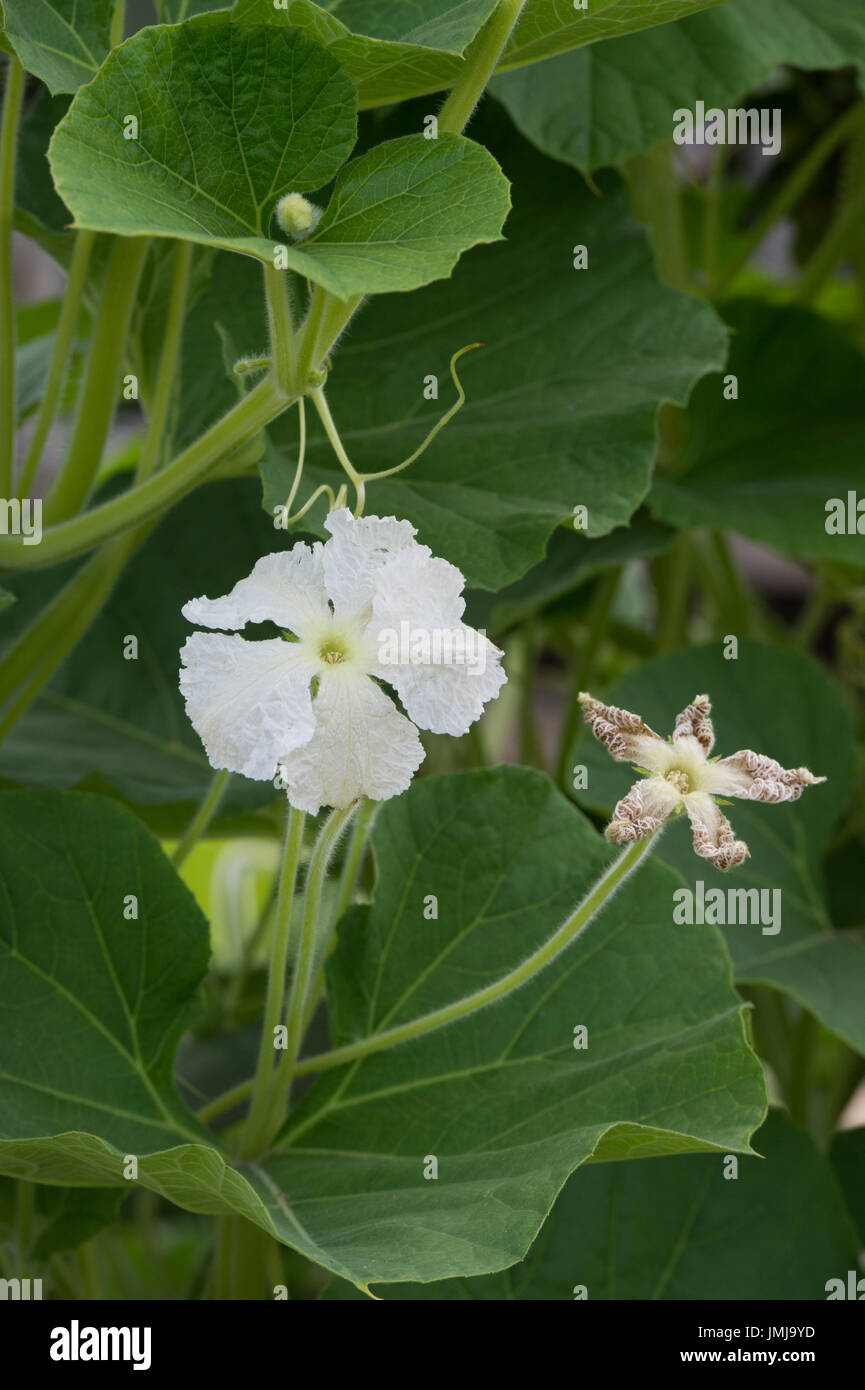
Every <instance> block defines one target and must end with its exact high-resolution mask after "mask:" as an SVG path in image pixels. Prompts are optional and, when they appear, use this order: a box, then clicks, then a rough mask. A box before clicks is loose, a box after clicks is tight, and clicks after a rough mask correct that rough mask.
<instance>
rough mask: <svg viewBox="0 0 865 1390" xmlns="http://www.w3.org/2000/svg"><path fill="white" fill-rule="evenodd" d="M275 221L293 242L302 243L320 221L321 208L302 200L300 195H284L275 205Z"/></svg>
mask: <svg viewBox="0 0 865 1390" xmlns="http://www.w3.org/2000/svg"><path fill="white" fill-rule="evenodd" d="M276 220H277V222H278V223H279V225H280V227H281V228H282V230H283V231H284V232H286V233H287V235H288V236H290V237H293V238H294V240H295V241H303V239H304V237H308V236H310V235H311V234H312V233H313V232H314V231H315V229H316V227H317V226H318V224H319V222H320V221H321V208H318V207H316V205H315V203H311V202H310V201H309V199H308V198H304V196H303V194H302V193H286V195H285V197H284V198H280V200H279V202H278V203H277V205H276Z"/></svg>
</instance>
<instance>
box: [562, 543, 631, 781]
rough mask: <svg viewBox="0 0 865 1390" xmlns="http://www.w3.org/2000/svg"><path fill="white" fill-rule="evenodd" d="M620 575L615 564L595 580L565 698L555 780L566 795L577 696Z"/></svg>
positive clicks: (587, 679) (588, 677)
mask: <svg viewBox="0 0 865 1390" xmlns="http://www.w3.org/2000/svg"><path fill="white" fill-rule="evenodd" d="M622 573H623V570H622V566H621V565H616V566H614V567H613V568H612V569H609V570H607V573H606V574H605V575H603V576H602V577H601V579H599V580H598V583H597V586H596V588H595V593H594V596H593V598H592V604H591V607H590V609H589V613H588V624H587V627H586V639H585V642H584V643H583V650H582V652H581V654H580V660H579V662H578V664H577V668H576V670H575V672H574V679H573V683H572V685H571V691H570V697H569V699H568V713H567V717H566V719H565V725H564V728H563V730H562V737H561V743H560V744H559V758H558V768H557V773H558V781H559V786H560V787H561V788H562V791H564V792H566V793H569V792H570V791H571V780H570V761H571V754H572V751H573V747H574V744H575V743H576V741H577V735H578V733H579V730H580V728H581V727H582V719H581V714H582V711H581V708H580V703H579V699H578V696H579V694H580V691H581V690H588V688H589V686H590V685H591V683H592V680H593V678H594V673H595V667H596V665H597V659H598V652H599V651H600V649H601V644H602V643H603V640H604V638H605V637H606V635H607V625H608V621H609V617H610V611H611V609H612V607H613V603H614V601H615V597H616V593H617V591H618V588H619V581H620V580H621V577H622Z"/></svg>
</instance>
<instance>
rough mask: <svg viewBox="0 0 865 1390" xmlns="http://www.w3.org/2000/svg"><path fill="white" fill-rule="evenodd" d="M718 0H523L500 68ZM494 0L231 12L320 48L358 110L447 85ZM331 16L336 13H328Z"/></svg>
mask: <svg viewBox="0 0 865 1390" xmlns="http://www.w3.org/2000/svg"><path fill="white" fill-rule="evenodd" d="M715 3H718V0H641V3H640V4H639V5H635V4H634V3H633V0H591V3H590V5H589V6H588V8H587V9H586V10H577V9H575V8H574V6H573V5H572V4H571V3H569V0H527V3H526V5H525V8H524V9H523V12H522V15H521V18H520V20H519V22H518V24H517V26H516V28H515V30H514V32H513V34H512V36H511V39H510V41H509V43H508V45H507V48H506V49H505V52H504V55H503V57H502V61H501V63H500V68H502V69H508V68H512V67H518V66H520V65H521V64H523V63H534V62H537V61H538V60H539V59H541V58H546V57H550V56H552V55H553V54H556V53H563V52H565V51H567V50H568V49H571V48H577V47H580V46H581V45H584V44H590V43H596V42H597V41H598V40H599V39H607V38H611V37H615V36H618V35H622V34H628V33H632V32H633V31H635V30H637V29H644V28H646V27H648V26H650V25H654V24H666V23H668V22H669V21H670V20H673V19H679V18H681V17H682V16H683V15H688V14H693V13H694V12H695V11H697V10H702V9H706V8H707V6H709V5H712V4H715ZM493 8H494V4H493V0H467V2H466V3H463V4H456V3H455V2H454V0H421V3H418V4H407V3H396V4H389V5H381V4H379V5H372V4H370V3H369V0H343V3H341V4H340V5H339V6H336V7H325V6H323V5H317V4H313V3H312V0H294V3H292V4H291V5H290V6H289V8H288V10H287V11H280V10H276V11H275V10H274V9H273V6H272V0H237V4H236V5H235V14H236V16H237V17H238V18H239V19H242V20H246V21H247V22H253V23H268V22H269V23H271V24H279V23H282V24H291V25H293V26H295V27H297V28H298V29H301V30H303V31H304V32H305V33H308V34H309V35H310V36H311V37H313V38H315V39H316V40H317V41H318V42H319V43H322V44H325V45H326V46H327V47H328V48H329V49H331V50H332V52H333V53H334V56H335V57H336V58H338V60H339V62H340V63H341V64H342V65H343V67H344V68H345V70H346V72H347V73H348V74H349V75H350V76H351V77H352V78H353V79H354V81H355V83H356V84H357V88H358V94H359V97H360V103H361V106H379V105H383V104H387V103H390V102H394V101H402V100H403V99H404V98H405V97H409V96H417V95H420V94H421V93H424V92H434V91H437V90H439V89H440V88H442V87H449V86H451V85H452V84H453V83H454V82H455V81H456V79H457V77H458V76H459V74H460V71H461V69H462V67H463V61H464V60H463V57H462V55H464V54H465V52H466V49H467V47H468V45H469V43H470V41H471V39H472V37H473V36H474V34H475V33H476V32H477V31H478V30H479V29H480V27H481V25H482V24H483V23H484V21H485V20H486V19H487V18H488V16H489V15H490V14H491V13H492V11H493ZM332 10H335V13H334V12H332Z"/></svg>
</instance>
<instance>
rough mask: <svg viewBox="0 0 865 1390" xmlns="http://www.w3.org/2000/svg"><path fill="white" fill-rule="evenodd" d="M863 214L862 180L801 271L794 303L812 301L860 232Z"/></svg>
mask: <svg viewBox="0 0 865 1390" xmlns="http://www.w3.org/2000/svg"><path fill="white" fill-rule="evenodd" d="M863 217H865V182H863V183H862V184H861V185H860V187H859V189H858V190H857V192H856V193H855V194H854V196H853V197H852V198H851V199H850V200H849V202H847V203H846V204H845V206H844V207H843V208H842V209H841V210H840V211H839V213H838V215H837V216H836V217H835V219H834V220H833V222H832V224H831V226H830V227H829V230H828V232H827V233H826V235H825V236H824V238H823V240H822V241H821V242H820V244H819V246H818V247H817V250H816V251H815V252H814V254H813V256H812V257H811V259H810V260H809V262H808V264H807V265H806V267H805V269H804V271H803V272H802V278H801V280H800V281H799V287H798V289H797V291H796V294H795V295H794V297H793V303H794V304H801V305H808V304H813V302H814V300H815V299H816V298H817V296H818V294H819V293H820V291H821V290H822V288H823V286H824V285H825V283H826V281H827V280H829V279H830V278H831V277H832V275H833V274H834V272H835V269H836V267H837V265H838V263H839V261H840V260H841V259H842V258H843V256H844V254H845V252H846V250H847V248H848V246H849V245H850V244H851V242H853V240H854V239H858V238H859V237H860V236H861V227H860V223H861V222H862V220H863Z"/></svg>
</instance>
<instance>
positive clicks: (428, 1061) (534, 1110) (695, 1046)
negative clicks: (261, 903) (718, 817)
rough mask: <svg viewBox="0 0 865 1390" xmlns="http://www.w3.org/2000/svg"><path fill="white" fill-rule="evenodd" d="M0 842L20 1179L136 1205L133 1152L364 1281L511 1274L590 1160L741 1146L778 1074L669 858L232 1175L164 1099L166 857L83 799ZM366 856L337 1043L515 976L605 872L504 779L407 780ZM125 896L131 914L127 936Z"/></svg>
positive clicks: (185, 1191)
mask: <svg viewBox="0 0 865 1390" xmlns="http://www.w3.org/2000/svg"><path fill="white" fill-rule="evenodd" d="M0 828H2V834H0V870H2V882H3V884H4V888H3V893H4V898H5V901H6V903H7V911H6V913H5V914H4V923H5V927H4V932H5V938H6V940H7V942H8V943H9V945H8V952H9V954H8V959H7V965H6V967H5V968H4V971H3V972H2V975H0V979H2V981H3V985H2V988H3V990H4V991H5V993H4V995H3V997H2V998H0V1067H2V1070H3V1071H4V1072H5V1074H6V1075H5V1077H4V1079H5V1081H6V1082H7V1084H6V1085H5V1086H4V1088H3V1092H2V1095H3V1107H4V1108H0V1170H2V1171H4V1172H6V1173H8V1174H12V1175H15V1176H18V1175H24V1176H27V1177H29V1178H31V1179H32V1180H38V1181H58V1180H59V1181H61V1182H63V1183H64V1184H65V1185H69V1184H72V1185H79V1184H80V1185H88V1184H89V1185H96V1186H106V1185H112V1186H122V1185H123V1184H124V1179H123V1177H122V1168H123V1156H124V1155H125V1154H134V1155H136V1156H137V1157H138V1160H139V1181H140V1182H141V1183H142V1184H144V1185H145V1186H148V1187H151V1188H153V1189H154V1190H156V1191H160V1192H162V1193H164V1195H166V1196H167V1197H169V1198H170V1199H171V1200H173V1201H175V1202H176V1203H177V1204H178V1205H180V1206H183V1207H185V1208H187V1209H188V1210H193V1211H205V1212H231V1211H234V1212H237V1213H238V1214H241V1215H243V1216H245V1217H247V1219H250V1220H252V1221H254V1222H255V1223H256V1224H258V1225H260V1226H261V1227H262V1228H263V1229H265V1230H269V1231H271V1232H272V1233H273V1234H275V1235H276V1236H277V1237H278V1238H279V1239H280V1240H282V1241H283V1242H284V1243H286V1244H289V1245H291V1246H293V1247H294V1248H295V1249H297V1250H299V1251H301V1252H302V1253H304V1254H306V1255H308V1256H309V1257H310V1258H312V1259H313V1260H315V1261H317V1262H318V1263H321V1264H323V1265H325V1266H326V1267H327V1268H329V1269H331V1270H333V1271H334V1272H335V1273H337V1274H340V1275H343V1276H344V1277H347V1278H349V1279H351V1280H352V1281H353V1282H355V1283H359V1284H365V1283H367V1282H368V1281H369V1280H371V1279H380V1280H384V1281H386V1282H391V1281H394V1280H404V1279H408V1278H417V1279H421V1280H426V1279H432V1278H443V1277H450V1276H453V1275H458V1274H475V1273H482V1272H487V1271H492V1270H495V1269H497V1268H502V1267H503V1266H505V1265H507V1264H510V1263H513V1262H514V1260H516V1259H519V1258H521V1257H522V1256H523V1255H524V1254H525V1252H526V1250H527V1248H528V1246H529V1244H530V1243H531V1241H532V1239H533V1238H534V1236H535V1235H536V1233H537V1230H538V1228H539V1226H540V1224H541V1222H542V1221H543V1219H544V1217H545V1216H546V1214H547V1212H548V1210H549V1208H550V1206H551V1204H552V1202H553V1200H554V1198H555V1196H556V1194H557V1192H558V1190H559V1188H560V1186H561V1185H562V1183H563V1181H564V1180H565V1178H566V1177H567V1176H568V1174H569V1173H570V1172H571V1171H572V1170H573V1169H574V1168H575V1167H576V1166H578V1165H579V1164H580V1163H581V1162H584V1161H585V1160H586V1159H587V1158H589V1157H593V1158H596V1159H612V1158H624V1157H628V1156H638V1155H639V1156H648V1155H651V1154H661V1153H682V1152H689V1151H697V1150H720V1151H721V1152H724V1153H727V1152H730V1151H739V1152H748V1151H749V1149H748V1135H749V1134H750V1132H751V1131H752V1130H753V1128H754V1127H755V1125H756V1124H758V1123H759V1121H760V1119H761V1118H762V1115H763V1107H764V1091H763V1083H762V1072H761V1069H760V1067H759V1064H758V1062H757V1059H756V1058H755V1056H754V1054H753V1052H752V1051H751V1050H750V1048H749V1047H748V1045H747V1043H746V1040H745V1034H744V1028H743V1017H742V1009H741V1005H740V1003H739V1001H738V1000H737V998H736V996H735V994H734V993H733V991H732V989H731V986H730V980H729V963H728V961H727V958H726V956H725V954H724V952H723V950H722V949H721V946H720V938H719V937H718V936H717V934H714V933H711V932H705V933H700V934H696V933H694V934H684V933H678V932H675V931H674V930H673V929H672V928H671V924H670V905H671V901H672V899H671V893H672V890H673V889H674V888H675V885H676V883H677V879H676V877H675V876H674V875H673V874H671V873H670V871H669V870H666V869H664V868H663V867H662V866H660V865H657V864H649V865H647V866H645V867H644V868H643V869H642V870H641V872H640V875H639V879H632V880H630V881H628V882H626V883H625V885H624V886H623V887H622V888H621V890H620V891H619V893H618V894H616V896H615V897H614V898H613V899H612V901H611V903H610V905H609V907H608V909H607V911H606V912H605V913H604V914H602V915H601V916H600V917H598V918H597V919H596V920H595V921H594V922H593V923H592V924H591V926H590V927H589V928H588V929H587V930H586V932H585V934H584V935H583V936H582V937H580V938H579V939H578V941H577V942H575V943H574V944H573V945H572V946H571V947H570V948H569V949H568V951H567V952H566V953H565V954H564V955H562V956H561V957H559V959H558V960H557V961H556V962H555V963H554V964H553V966H551V967H550V968H549V969H548V970H547V971H545V972H543V973H542V974H541V975H540V976H538V977H537V978H536V979H535V980H533V981H531V982H530V983H529V984H528V985H527V986H525V987H524V988H523V989H522V990H521V991H519V993H518V994H517V995H515V996H511V997H510V998H509V999H506V1000H504V1001H502V1002H501V1003H500V1004H499V1005H497V1006H495V1007H493V1008H490V1009H487V1010H486V1011H484V1012H482V1013H480V1014H478V1015H475V1016H474V1017H472V1018H469V1019H465V1020H463V1021H461V1022H459V1023H457V1024H454V1025H452V1026H451V1027H450V1028H449V1029H448V1030H446V1031H445V1032H442V1033H439V1034H432V1035H430V1036H429V1037H427V1038H424V1039H420V1040H417V1041H415V1042H414V1043H410V1044H407V1045H405V1046H403V1047H401V1048H398V1049H395V1050H393V1051H391V1052H390V1053H383V1054H381V1055H379V1056H376V1057H373V1058H371V1059H368V1060H367V1061H366V1062H365V1063H363V1064H362V1065H357V1066H352V1067H348V1068H343V1069H341V1070H340V1071H339V1072H335V1073H334V1074H332V1075H329V1076H326V1077H324V1078H323V1079H322V1081H321V1082H320V1083H319V1084H318V1085H317V1086H315V1087H314V1088H313V1089H312V1091H310V1092H309V1093H308V1094H307V1096H306V1097H305V1098H304V1100H303V1101H302V1102H301V1104H300V1106H299V1107H298V1109H297V1110H296V1111H295V1112H294V1115H293V1117H292V1120H291V1122H290V1124H289V1126H288V1128H287V1130H286V1132H285V1133H284V1135H283V1136H282V1140H281V1143H280V1146H279V1150H278V1151H276V1152H274V1153H273V1154H271V1155H270V1156H267V1157H266V1158H265V1159H263V1160H262V1161H261V1162H259V1163H254V1164H246V1165H243V1167H242V1169H241V1170H235V1169H232V1168H231V1167H230V1166H229V1165H228V1164H227V1162H226V1160H225V1158H224V1157H223V1156H222V1154H221V1153H220V1151H219V1150H218V1149H217V1147H216V1146H215V1145H213V1144H209V1143H206V1142H205V1143H200V1142H196V1141H197V1140H198V1138H199V1134H200V1131H199V1128H198V1126H197V1124H196V1122H195V1121H194V1119H193V1118H192V1117H191V1116H189V1115H186V1114H185V1112H184V1111H183V1108H182V1107H181V1106H180V1103H179V1101H178V1100H177V1098H176V1096H175V1094H174V1093H173V1090H172V1089H171V1086H170V1050H171V1047H172V1045H173V1043H174V1041H175V1039H176V1038H177V1036H178V1034H179V1032H180V1031H181V1029H182V1028H183V1027H184V1026H185V1025H187V1024H188V1023H189V1021H190V1019H191V1017H192V1004H191V1002H190V1001H191V997H192V996H193V995H194V991H195V989H196V986H197V981H198V979H199V977H200V974H201V972H202V970H203V968H204V964H205V961H206V954H207V943H206V932H205V929H204V923H203V920H202V919H201V917H200V914H199V913H198V910H197V909H196V908H195V907H194V906H193V904H192V903H191V900H190V899H189V897H188V894H187V893H186V890H185V889H183V888H182V886H181V884H180V883H179V881H178V879H177V877H176V875H175V874H174V872H173V870H172V869H171V868H170V866H169V865H168V863H167V861H166V860H165V859H164V858H163V857H162V855H161V853H160V851H159V849H158V847H157V846H156V844H155V842H153V841H152V840H151V838H150V837H149V835H148V834H147V833H146V832H145V831H144V829H143V828H142V827H141V826H140V825H139V824H138V823H137V822H136V821H135V820H134V819H133V818H132V817H130V816H129V815H128V814H127V813H125V812H124V811H123V810H122V809H120V808H118V807H115V806H113V805H111V804H110V803H106V802H104V801H102V800H101V799H99V798H92V797H87V796H81V795H78V794H70V793H63V794H58V793H23V794H15V795H9V794H6V795H0ZM469 829H470V830H471V843H472V854H471V857H470V858H469V857H468V856H467V855H466V853H465V846H466V836H467V833H468V831H469ZM374 848H375V855H376V863H377V872H378V879H377V882H378V887H377V893H376V901H375V902H374V904H373V906H372V908H371V909H369V910H367V911H364V910H360V911H355V912H353V913H352V914H350V915H349V916H348V917H347V918H346V921H345V923H344V925H343V928H342V930H341V934H340V942H339V945H338V948H337V951H336V953H335V955H334V957H333V959H332V965H331V975H330V993H331V997H332V999H333V1017H334V1028H335V1032H336V1036H337V1037H338V1038H343V1037H345V1036H346V1032H347V1030H348V1031H349V1032H351V1033H352V1034H353V1035H356V1034H357V1033H358V1032H359V1031H361V1030H363V1029H365V1028H367V1027H373V1028H374V1027H376V1026H378V1025H379V1024H380V1023H381V1021H382V1020H383V1019H384V1018H385V1017H388V1018H394V1019H396V1018H410V1017H413V1016H415V1015H417V1014H420V1013H422V1012H424V1011H425V1010H426V1009H428V1008H430V1007H432V1006H434V1005H435V1004H436V1003H437V1002H440V1001H442V1000H450V999H453V998H454V997H458V996H459V995H460V994H461V993H463V992H464V991H465V989H466V987H467V986H470V987H471V988H475V987H476V986H478V985H479V984H481V983H483V982H484V981H485V980H491V979H493V978H495V977H497V976H498V975H499V974H501V973H502V972H503V971H505V970H508V969H509V968H511V967H512V966H514V965H515V964H517V963H518V962H519V961H521V960H523V959H524V958H525V955H526V953H527V952H529V951H531V950H532V949H533V948H534V947H535V946H536V945H538V944H539V943H540V942H541V941H542V940H544V939H545V938H546V937H547V936H548V935H549V934H550V932H551V931H552V930H553V929H554V928H555V927H556V926H557V925H558V923H559V922H560V921H561V919H562V918H563V916H564V915H565V913H566V912H568V911H569V910H570V908H571V906H572V905H573V903H574V901H575V899H576V898H578V897H579V896H582V894H583V893H584V892H585V890H586V888H587V887H588V886H589V885H590V884H591V883H592V882H593V881H594V879H595V878H596V877H597V875H598V873H599V871H601V870H602V869H603V867H604V866H605V865H606V864H607V863H608V862H609V860H610V857H611V856H610V852H609V850H608V848H607V847H606V846H605V845H604V844H603V842H602V841H601V840H600V838H599V837H598V836H597V835H596V834H595V832H594V831H592V830H591V829H590V827H589V826H588V824H587V823H586V822H585V821H584V820H583V819H582V818H581V817H580V816H579V815H578V814H577V813H576V812H575V811H574V809H573V808H570V807H569V806H568V805H567V803H566V802H565V800H564V798H562V797H561V796H560V795H559V794H558V793H557V792H556V791H555V789H554V788H553V787H552V784H551V783H549V782H548V781H547V779H546V778H544V777H542V776H541V775H540V774H538V773H531V772H528V771H526V770H522V769H515V768H501V769H499V770H497V771H495V772H479V773H474V774H470V775H467V776H463V777H452V778H430V779H427V780H425V781H422V782H417V783H415V784H414V786H413V787H412V788H411V790H410V791H409V792H408V793H407V794H406V796H405V797H404V798H402V799H400V800H399V801H396V802H391V803H389V804H388V805H386V806H384V807H383V808H382V810H381V812H380V814H379V817H378V821H377V823H376V827H375V831H374ZM129 893H133V894H137V896H138V898H139V903H140V915H139V920H138V921H137V922H127V921H125V920H124V919H123V914H122V908H123V902H124V897H125V896H126V895H127V894H129ZM428 893H434V894H436V895H437V897H438V904H439V916H438V918H437V919H435V920H427V918H426V917H425V916H424V896H425V895H426V894H428ZM24 913H26V919H27V931H26V934H25V933H23V932H22V931H21V928H20V923H21V917H22V915H23V914H24ZM13 1005H14V1006H13ZM25 1005H26V1007H24V1006H25ZM575 1023H583V1024H585V1025H586V1026H587V1028H588V1030H589V1038H590V1044H589V1051H588V1052H585V1053H584V1052H578V1051H577V1050H575V1049H574V1047H573V1045H572V1044H573V1030H574V1026H575ZM36 1037H38V1038H39V1040H40V1045H39V1047H38V1048H37V1047H34V1045H33V1040H34V1038H36ZM73 1039H74V1048H73V1047H72V1045H71V1043H72V1040H73ZM73 1055H74V1059H75V1065H74V1070H70V1059H71V1058H72V1056H73ZM398 1097H402V1103H400V1102H399V1101H398ZM87 1129H89V1130H92V1133H89V1134H88V1133H84V1132H82V1131H84V1130H87ZM183 1139H188V1140H190V1141H191V1142H189V1143H180V1144H178V1143H177V1141H178V1140H183ZM169 1145H171V1147H167V1146H169ZM154 1148H156V1150H157V1151H156V1152H153V1149H154ZM430 1153H433V1154H436V1155H437V1157H438V1158H439V1163H440V1171H439V1180H438V1181H437V1182H436V1183H434V1184H432V1183H428V1182H426V1181H425V1180H424V1178H423V1165H424V1155H426V1154H430Z"/></svg>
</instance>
